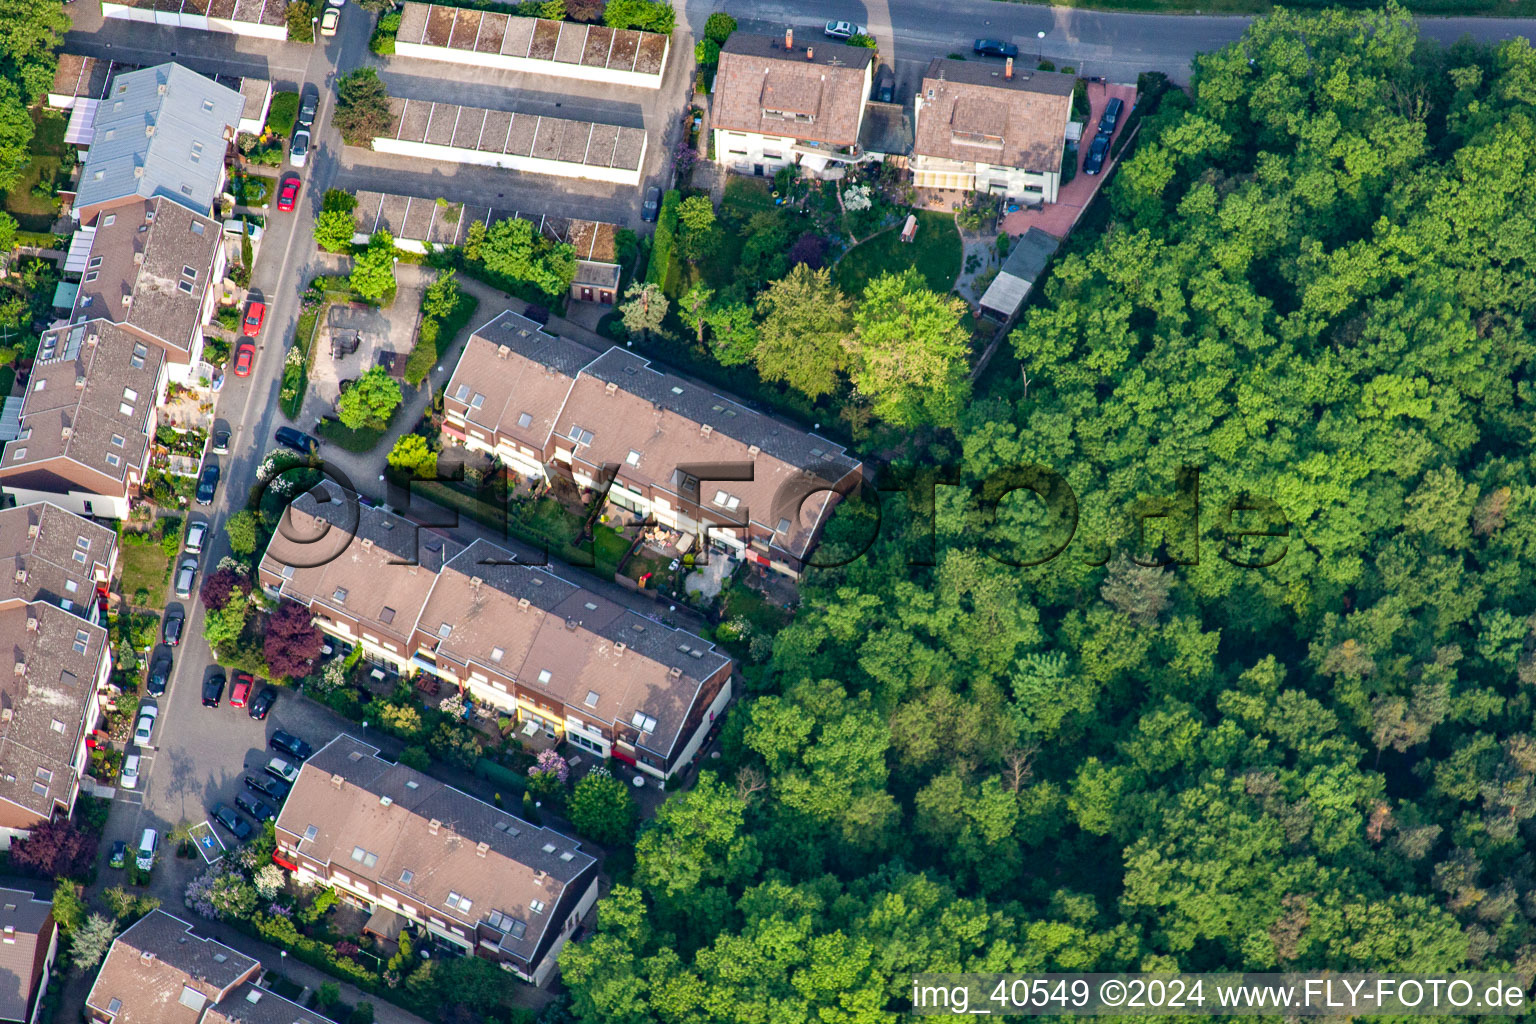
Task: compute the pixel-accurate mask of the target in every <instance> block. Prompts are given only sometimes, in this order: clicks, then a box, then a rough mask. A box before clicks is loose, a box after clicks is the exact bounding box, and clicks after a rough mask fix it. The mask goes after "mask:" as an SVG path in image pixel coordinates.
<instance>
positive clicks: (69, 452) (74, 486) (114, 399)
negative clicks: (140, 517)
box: [0, 320, 165, 519]
mask: <svg viewBox="0 0 1536 1024" xmlns="http://www.w3.org/2000/svg"><path fill="white" fill-rule="evenodd" d="M164 364H165V355H164V352H163V351H162V350H161V349H160V348H159V347H158V346H156V345H152V344H150V343H149V342H147V341H143V340H141V339H140V338H139V336H137V335H136V334H134V333H133V332H131V331H129V330H128V329H126V328H123V327H119V326H117V325H116V324H113V323H110V322H108V321H106V320H91V321H87V322H85V323H80V324H73V325H71V326H68V327H61V328H57V329H55V330H52V331H49V332H48V333H46V334H44V335H43V337H42V341H41V344H40V346H39V348H38V354H37V363H36V364H35V365H34V367H33V369H32V376H31V378H30V379H29V380H28V381H27V387H26V391H25V393H24V395H23V396H22V405H21V418H20V427H19V432H18V434H17V437H16V439H15V440H14V441H7V442H6V444H5V449H4V452H3V454H0V490H3V491H4V492H5V493H6V494H7V495H9V496H11V497H12V498H13V499H14V500H15V502H16V504H18V505H29V504H32V503H34V502H40V501H48V502H53V503H54V504H56V505H59V506H60V507H62V508H64V509H67V510H68V511H70V512H74V513H75V514H77V515H82V516H98V517H102V518H106V519H126V518H127V517H128V508H129V501H130V498H131V496H132V495H133V494H134V493H135V492H136V491H137V489H138V486H139V484H140V483H141V482H142V481H143V479H144V474H145V473H146V472H147V471H148V468H149V454H150V444H151V441H152V439H153V437H154V433H155V425H156V413H155V401H156V397H157V396H158V395H159V394H160V393H161V388H162V387H163V386H164V376H163V374H164V372H165V366H164Z"/></svg>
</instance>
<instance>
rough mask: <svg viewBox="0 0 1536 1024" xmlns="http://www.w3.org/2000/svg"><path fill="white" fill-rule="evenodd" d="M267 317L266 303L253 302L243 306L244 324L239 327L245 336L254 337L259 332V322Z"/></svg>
mask: <svg viewBox="0 0 1536 1024" xmlns="http://www.w3.org/2000/svg"><path fill="white" fill-rule="evenodd" d="M266 318H267V304H266V303H265V302H253V303H251V304H250V305H249V306H247V307H245V325H244V326H243V327H242V328H241V333H243V334H244V335H245V336H246V337H247V338H254V337H256V335H258V334H260V333H261V322H262V321H263V320H265V319H266Z"/></svg>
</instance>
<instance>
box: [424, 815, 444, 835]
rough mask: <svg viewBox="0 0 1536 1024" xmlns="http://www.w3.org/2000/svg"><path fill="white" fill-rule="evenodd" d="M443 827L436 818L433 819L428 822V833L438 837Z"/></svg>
mask: <svg viewBox="0 0 1536 1024" xmlns="http://www.w3.org/2000/svg"><path fill="white" fill-rule="evenodd" d="M442 827H443V823H442V822H440V821H438V820H437V819H436V818H433V819H432V820H431V821H429V822H427V832H428V834H429V835H434V836H435V835H437V830H438V829H440V828H442Z"/></svg>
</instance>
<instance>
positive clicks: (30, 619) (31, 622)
mask: <svg viewBox="0 0 1536 1024" xmlns="http://www.w3.org/2000/svg"><path fill="white" fill-rule="evenodd" d="M16 582H17V583H25V582H27V571H26V570H25V569H22V570H21V571H20V572H18V573H17V574H16ZM37 625H38V623H37V618H36V616H32V615H29V616H27V632H29V633H36V632H37Z"/></svg>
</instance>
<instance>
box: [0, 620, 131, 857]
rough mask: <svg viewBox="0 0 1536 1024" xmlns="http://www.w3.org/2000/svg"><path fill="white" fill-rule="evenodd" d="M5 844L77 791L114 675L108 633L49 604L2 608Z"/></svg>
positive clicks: (0, 756)
mask: <svg viewBox="0 0 1536 1024" xmlns="http://www.w3.org/2000/svg"><path fill="white" fill-rule="evenodd" d="M0 648H5V649H9V650H10V651H11V657H12V666H13V667H12V670H11V671H10V672H5V673H0V846H3V847H4V848H6V849H9V848H10V844H11V840H12V839H15V838H18V837H22V836H25V835H26V834H27V833H28V832H29V831H31V830H32V829H33V828H35V827H37V826H38V825H39V824H41V823H43V822H46V821H49V820H50V819H52V818H53V817H55V816H60V817H63V816H67V815H68V814H69V813H70V812H71V811H72V810H73V809H74V806H75V797H76V796H78V795H79V792H80V776H81V774H82V773H83V772H84V770H85V765H86V746H85V739H86V736H87V735H88V734H89V733H90V731H91V730H92V729H93V728H95V726H96V722H97V720H98V719H99V718H100V717H101V695H102V694H103V692H105V690H106V688H107V685H108V681H109V679H110V676H111V672H112V659H111V649H110V647H109V645H108V643H107V633H106V630H104V629H102V628H101V627H100V626H95V625H92V624H91V623H89V622H86V621H85V620H83V619H81V618H80V617H78V616H76V615H72V614H70V613H69V612H67V611H65V610H64V609H62V608H60V607H59V606H57V605H53V604H49V603H48V602H46V601H34V602H32V603H31V604H25V605H24V604H19V603H15V604H11V605H10V606H8V607H3V608H0Z"/></svg>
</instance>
